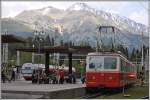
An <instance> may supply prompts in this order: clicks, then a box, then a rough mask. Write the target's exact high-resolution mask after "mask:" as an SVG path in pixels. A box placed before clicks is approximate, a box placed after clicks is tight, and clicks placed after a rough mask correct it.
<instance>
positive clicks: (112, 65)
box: [104, 57, 117, 69]
mask: <svg viewBox="0 0 150 100" xmlns="http://www.w3.org/2000/svg"><path fill="white" fill-rule="evenodd" d="M116 67H117V59H116V58H110V57H105V58H104V69H116Z"/></svg>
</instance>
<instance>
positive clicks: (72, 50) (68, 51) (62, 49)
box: [16, 46, 94, 76]
mask: <svg viewBox="0 0 150 100" xmlns="http://www.w3.org/2000/svg"><path fill="white" fill-rule="evenodd" d="M16 50H17V51H23V52H35V53H44V54H45V73H46V75H47V76H48V70H49V54H50V53H63V54H68V58H69V61H68V62H69V73H72V54H73V53H75V54H77V53H79V54H87V53H88V52H93V51H94V50H93V49H91V48H89V47H79V46H76V47H68V46H53V47H45V48H24V49H16Z"/></svg>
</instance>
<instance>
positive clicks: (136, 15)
mask: <svg viewBox="0 0 150 100" xmlns="http://www.w3.org/2000/svg"><path fill="white" fill-rule="evenodd" d="M129 18H130V19H132V20H134V21H136V22H138V23H142V24H146V25H148V14H146V13H145V12H143V11H138V12H133V13H131V14H130V15H129Z"/></svg>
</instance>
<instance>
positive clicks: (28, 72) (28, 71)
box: [22, 69, 33, 74]
mask: <svg viewBox="0 0 150 100" xmlns="http://www.w3.org/2000/svg"><path fill="white" fill-rule="evenodd" d="M32 72H33V70H31V69H30V70H28V69H22V74H31V73H32Z"/></svg>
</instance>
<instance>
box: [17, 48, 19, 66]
mask: <svg viewBox="0 0 150 100" xmlns="http://www.w3.org/2000/svg"><path fill="white" fill-rule="evenodd" d="M17 65H18V66H19V65H20V51H17Z"/></svg>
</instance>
